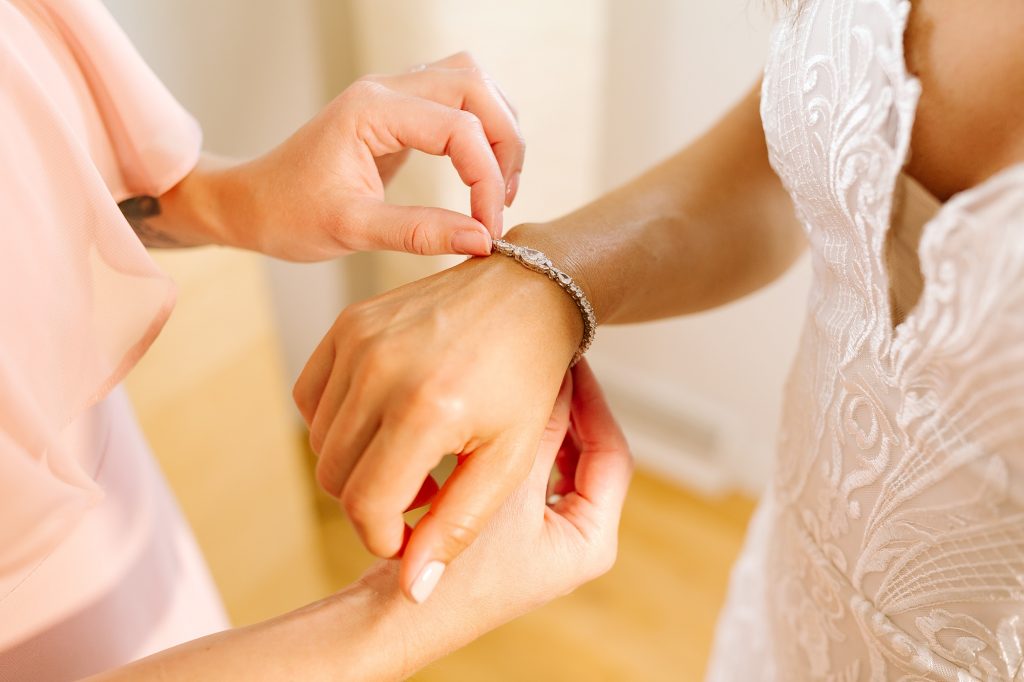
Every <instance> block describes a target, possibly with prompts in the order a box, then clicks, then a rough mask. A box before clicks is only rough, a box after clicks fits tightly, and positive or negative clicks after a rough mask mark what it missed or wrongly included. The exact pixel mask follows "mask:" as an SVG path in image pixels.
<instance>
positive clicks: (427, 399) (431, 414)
mask: <svg viewBox="0 0 1024 682" xmlns="http://www.w3.org/2000/svg"><path fill="white" fill-rule="evenodd" d="M403 407H404V409H403V412H404V413H405V415H406V416H407V417H409V418H411V419H413V420H415V419H416V418H417V417H419V418H420V419H421V420H422V421H423V422H425V423H438V422H440V423H451V422H457V421H459V420H460V419H462V418H463V417H464V416H465V414H466V401H465V399H464V398H463V397H462V396H461V395H458V394H457V393H455V392H453V391H451V390H450V389H448V388H446V387H442V386H439V385H438V384H436V383H435V382H430V381H428V382H424V383H422V384H420V385H419V386H417V387H415V388H413V389H412V390H411V391H410V392H409V395H408V398H407V400H406V402H405V404H404V406H403Z"/></svg>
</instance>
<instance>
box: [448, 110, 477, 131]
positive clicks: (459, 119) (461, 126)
mask: <svg viewBox="0 0 1024 682" xmlns="http://www.w3.org/2000/svg"><path fill="white" fill-rule="evenodd" d="M452 115H453V116H454V117H455V127H456V129H457V130H460V131H462V132H465V133H467V134H470V135H477V134H481V135H482V134H483V132H484V124H483V123H482V122H481V121H480V118H479V117H478V116H477V115H476V114H474V113H473V112H471V111H465V110H463V109H458V110H455V111H453V112H452Z"/></svg>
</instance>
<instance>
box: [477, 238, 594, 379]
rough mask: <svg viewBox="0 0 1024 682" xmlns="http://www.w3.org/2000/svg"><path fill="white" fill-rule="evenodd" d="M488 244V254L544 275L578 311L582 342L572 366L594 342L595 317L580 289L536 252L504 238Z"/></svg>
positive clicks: (574, 356) (546, 258)
mask: <svg viewBox="0 0 1024 682" xmlns="http://www.w3.org/2000/svg"><path fill="white" fill-rule="evenodd" d="M491 244H492V245H491V253H500V254H501V255H503V256H508V257H509V258H512V259H514V260H515V261H517V262H518V263H520V264H521V265H523V266H525V267H526V268H528V269H530V270H533V271H534V272H539V273H540V274H542V275H546V276H547V278H548V279H550V280H551V281H553V282H554V283H555V284H557V285H558V286H560V287H562V289H564V290H565V292H566V293H567V294H569V296H570V297H571V298H572V300H573V303H575V304H576V307H577V308H579V309H580V315H581V316H582V317H583V340H581V341H580V345H579V347H578V348H577V349H576V353H575V354H573V356H572V362H571V363H569V366H570V367H573V366H575V365H576V363H577V362H579V361H580V359H581V358H582V357H583V354H584V353H586V352H587V349H588V348H590V344H592V343H593V342H594V337H595V336H596V335H597V316H596V315H595V314H594V306H592V305H591V304H590V300H589V299H588V298H587V295H586V294H585V293H583V289H581V288H580V286H579V285H578V284H576V282H575V281H574V280H573V278H572V276H570V275H569V273H567V272H564V271H562V270H559V269H558V268H556V267H555V264H554V263H552V262H551V259H550V258H548V257H547V256H545V255H544V254H543V253H542V252H540V251H538V250H537V249H531V248H529V247H526V246H520V245H519V244H512V243H511V242H507V241H505V240H504V239H495V240H493V241H492V242H491Z"/></svg>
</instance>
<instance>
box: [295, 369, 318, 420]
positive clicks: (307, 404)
mask: <svg viewBox="0 0 1024 682" xmlns="http://www.w3.org/2000/svg"><path fill="white" fill-rule="evenodd" d="M292 401H293V402H294V403H295V407H297V408H298V409H299V414H301V415H302V419H303V421H305V422H306V425H307V426H309V423H310V420H311V419H312V416H313V407H314V406H315V401H314V399H313V396H312V395H311V394H310V391H309V390H307V389H306V386H305V384H304V382H303V381H302V380H301V379H300V380H299V381H296V382H295V385H294V386H292Z"/></svg>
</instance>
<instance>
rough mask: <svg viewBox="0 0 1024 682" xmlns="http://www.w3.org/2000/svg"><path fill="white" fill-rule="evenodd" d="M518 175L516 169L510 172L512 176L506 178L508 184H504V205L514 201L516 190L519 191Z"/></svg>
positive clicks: (509, 204)
mask: <svg viewBox="0 0 1024 682" xmlns="http://www.w3.org/2000/svg"><path fill="white" fill-rule="evenodd" d="M519 175H520V172H519V171H516V172H515V173H513V174H512V177H511V178H509V179H508V184H507V185H505V205H506V206H511V205H512V202H513V201H515V198H516V192H518V191H519Z"/></svg>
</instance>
